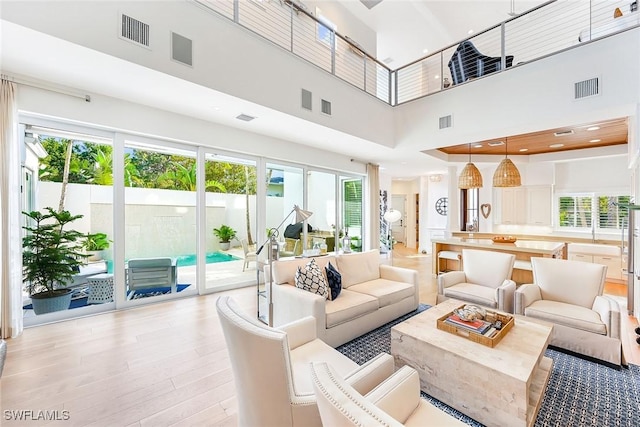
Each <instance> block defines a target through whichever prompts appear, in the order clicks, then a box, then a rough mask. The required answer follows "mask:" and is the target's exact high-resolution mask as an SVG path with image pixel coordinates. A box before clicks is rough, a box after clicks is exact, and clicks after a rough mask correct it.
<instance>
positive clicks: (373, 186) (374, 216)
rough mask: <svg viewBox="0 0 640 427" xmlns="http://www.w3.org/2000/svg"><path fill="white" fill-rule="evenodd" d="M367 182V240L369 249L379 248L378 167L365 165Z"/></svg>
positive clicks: (369, 164)
mask: <svg viewBox="0 0 640 427" xmlns="http://www.w3.org/2000/svg"><path fill="white" fill-rule="evenodd" d="M367 178H368V180H369V239H371V240H370V242H371V244H370V247H371V249H378V248H379V247H380V208H379V206H380V167H379V166H378V165H374V164H371V163H368V164H367Z"/></svg>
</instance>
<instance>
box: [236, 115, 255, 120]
mask: <svg viewBox="0 0 640 427" xmlns="http://www.w3.org/2000/svg"><path fill="white" fill-rule="evenodd" d="M236 119H238V120H242V121H243V122H250V121H251V120H253V119H255V117H253V116H250V115H248V114H240V115H239V116H236Z"/></svg>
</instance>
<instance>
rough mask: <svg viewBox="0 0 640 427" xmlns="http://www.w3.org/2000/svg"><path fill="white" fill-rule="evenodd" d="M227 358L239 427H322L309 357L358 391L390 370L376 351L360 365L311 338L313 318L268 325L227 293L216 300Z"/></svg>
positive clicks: (387, 358)
mask: <svg viewBox="0 0 640 427" xmlns="http://www.w3.org/2000/svg"><path fill="white" fill-rule="evenodd" d="M216 309H217V312H218V315H219V316H220V323H221V325H222V331H223V332H224V337H225V341H226V343H227V348H228V351H229V358H230V360H231V368H232V371H233V377H234V381H235V389H236V393H237V394H236V396H237V402H238V425H239V426H265V427H269V426H274V427H276V426H277V427H286V426H311V427H313V426H318V427H319V426H321V425H322V422H321V420H320V414H319V412H318V406H317V404H316V397H315V394H314V393H313V385H312V380H311V362H314V361H326V362H329V363H331V365H332V366H334V367H335V369H336V372H337V373H338V375H340V376H341V377H344V378H345V379H346V381H347V383H349V384H351V386H353V387H354V388H355V389H357V390H358V391H359V392H361V393H367V392H369V391H370V390H372V389H373V388H374V387H376V386H377V385H378V384H379V383H381V382H382V381H383V380H384V379H386V378H388V377H389V376H390V375H391V374H392V373H393V371H394V369H395V367H394V362H393V357H391V355H389V354H385V353H382V354H379V355H378V356H376V357H374V358H373V359H372V360H370V361H369V362H367V363H366V364H364V365H362V366H358V365H357V364H356V363H355V362H353V361H352V360H350V359H349V358H347V357H346V356H344V355H342V354H341V353H339V352H338V351H337V350H335V349H334V348H332V347H330V346H329V345H327V344H325V343H324V342H323V341H321V340H320V339H318V338H316V325H315V319H314V318H313V317H306V318H304V319H300V320H298V321H295V322H292V323H289V324H287V325H283V326H281V327H280V328H277V329H276V328H271V327H269V326H266V325H264V324H263V323H260V322H259V321H258V320H256V319H255V318H253V317H249V316H247V315H246V314H245V313H243V312H242V311H241V310H240V309H239V307H238V305H237V304H236V303H235V301H234V300H233V299H232V298H230V297H226V296H223V297H220V298H218V300H217V301H216Z"/></svg>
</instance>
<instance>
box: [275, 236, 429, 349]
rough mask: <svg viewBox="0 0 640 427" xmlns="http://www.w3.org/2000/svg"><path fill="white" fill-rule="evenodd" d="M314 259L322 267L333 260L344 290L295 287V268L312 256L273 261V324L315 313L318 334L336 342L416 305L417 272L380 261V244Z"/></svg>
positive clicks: (328, 342) (348, 338)
mask: <svg viewBox="0 0 640 427" xmlns="http://www.w3.org/2000/svg"><path fill="white" fill-rule="evenodd" d="M314 259H315V260H316V263H317V264H318V266H319V267H320V268H321V269H323V271H324V268H325V267H326V265H327V264H328V263H329V262H331V264H332V265H333V266H334V267H336V268H337V270H338V271H339V272H340V274H341V276H342V291H341V293H340V295H339V296H338V298H336V300H335V301H329V300H327V299H325V298H324V297H322V296H320V295H317V294H314V293H311V292H308V291H305V290H302V289H299V288H296V286H295V273H296V270H297V269H298V266H304V265H305V264H306V263H308V262H309V261H310V259H309V258H295V259H288V260H279V261H275V262H273V271H272V273H273V282H274V284H273V288H272V292H273V324H274V326H279V325H283V324H286V323H289V322H292V321H295V320H298V319H302V318H304V317H305V316H313V317H314V318H315V319H316V327H317V336H318V338H320V339H321V340H323V341H324V342H326V343H327V344H329V345H331V346H333V347H337V346H339V345H341V344H344V343H346V342H348V341H350V340H352V339H354V338H356V337H359V336H360V335H362V334H364V333H366V332H369V331H371V330H373V329H375V328H377V327H379V326H382V325H384V324H385V323H387V322H389V321H391V320H393V319H396V318H398V317H400V316H402V315H403V314H406V313H409V312H410V311H413V310H415V309H416V308H417V307H418V272H417V271H415V270H410V269H406V268H399V267H392V266H390V265H384V264H380V253H379V251H378V250H377V249H376V250H371V251H367V252H361V253H352V254H341V255H328V256H324V257H317V258H314ZM267 277H268V276H267Z"/></svg>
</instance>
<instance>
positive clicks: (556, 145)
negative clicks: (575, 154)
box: [549, 144, 564, 148]
mask: <svg viewBox="0 0 640 427" xmlns="http://www.w3.org/2000/svg"><path fill="white" fill-rule="evenodd" d="M560 147H564V144H551V145H550V146H549V148H560Z"/></svg>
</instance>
